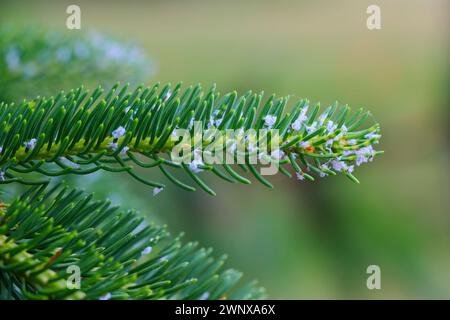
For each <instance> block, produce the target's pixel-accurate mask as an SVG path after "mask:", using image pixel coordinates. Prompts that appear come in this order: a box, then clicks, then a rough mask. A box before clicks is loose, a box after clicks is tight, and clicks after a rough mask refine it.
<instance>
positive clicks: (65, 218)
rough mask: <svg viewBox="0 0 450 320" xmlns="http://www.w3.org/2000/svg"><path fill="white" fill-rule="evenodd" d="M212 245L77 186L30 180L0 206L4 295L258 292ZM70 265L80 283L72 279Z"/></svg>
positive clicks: (232, 295) (0, 288)
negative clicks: (214, 252) (175, 234)
mask: <svg viewBox="0 0 450 320" xmlns="http://www.w3.org/2000/svg"><path fill="white" fill-rule="evenodd" d="M211 251H212V250H211V249H203V248H201V249H199V248H198V243H195V242H190V243H187V244H182V242H181V241H180V236H179V237H176V238H173V237H171V236H170V235H169V234H168V232H167V231H166V229H165V227H160V226H155V225H151V224H148V223H146V221H145V220H144V219H143V218H142V217H141V216H139V215H137V214H136V213H135V212H133V211H120V210H119V208H117V207H113V206H111V204H110V203H109V202H108V201H97V200H95V199H93V196H92V195H86V194H85V193H83V192H81V191H79V190H75V189H73V190H71V189H68V188H67V187H62V186H55V187H53V188H51V189H48V188H45V187H42V186H41V187H32V188H31V189H29V190H28V191H27V192H26V193H25V194H23V195H22V196H21V197H19V198H17V199H16V200H15V201H14V202H13V203H11V205H10V206H8V207H5V206H1V207H0V298H1V299H219V298H222V299H223V298H229V299H258V298H263V297H264V296H265V293H264V290H263V289H262V288H260V287H258V286H256V285H255V283H254V282H252V283H247V284H244V285H240V281H239V280H240V278H241V275H242V274H241V273H240V272H238V271H236V270H233V269H227V270H223V268H222V266H223V263H224V260H225V258H226V257H225V256H222V257H220V258H219V259H214V258H212V256H211ZM70 266H76V267H77V268H79V270H80V275H81V279H80V286H79V287H70V286H68V284H67V283H68V281H69V282H70V279H69V276H70V273H69V272H68V270H70V269H68V268H69V267H70Z"/></svg>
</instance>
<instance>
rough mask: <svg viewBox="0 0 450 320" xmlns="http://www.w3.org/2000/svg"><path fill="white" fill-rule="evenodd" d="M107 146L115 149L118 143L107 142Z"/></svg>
mask: <svg viewBox="0 0 450 320" xmlns="http://www.w3.org/2000/svg"><path fill="white" fill-rule="evenodd" d="M108 147H110V148H111V149H112V150H113V151H116V150H117V148H118V147H119V144H118V143H117V142H110V143H109V144H108Z"/></svg>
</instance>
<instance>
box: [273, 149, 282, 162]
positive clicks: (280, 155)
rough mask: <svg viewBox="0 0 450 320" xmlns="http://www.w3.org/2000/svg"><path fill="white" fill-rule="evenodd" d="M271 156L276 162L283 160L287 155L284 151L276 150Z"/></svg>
mask: <svg viewBox="0 0 450 320" xmlns="http://www.w3.org/2000/svg"><path fill="white" fill-rule="evenodd" d="M270 155H271V156H272V158H274V159H276V160H280V159H281V158H283V157H284V156H285V153H284V152H283V151H281V150H280V149H276V150H273V151H272V153H271V154H270Z"/></svg>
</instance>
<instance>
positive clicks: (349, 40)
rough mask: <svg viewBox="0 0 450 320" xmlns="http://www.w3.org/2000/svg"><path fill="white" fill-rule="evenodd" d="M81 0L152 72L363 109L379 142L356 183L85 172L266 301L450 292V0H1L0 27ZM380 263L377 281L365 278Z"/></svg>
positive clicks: (56, 18)
mask: <svg viewBox="0 0 450 320" xmlns="http://www.w3.org/2000/svg"><path fill="white" fill-rule="evenodd" d="M74 2H76V4H78V5H79V6H80V7H81V12H82V30H81V31H71V32H88V31H93V30H95V31H100V32H106V33H109V34H111V35H114V36H117V37H119V38H122V39H125V40H130V41H134V42H137V43H139V44H140V45H141V46H142V47H143V48H144V49H145V51H146V53H148V55H150V56H151V57H152V59H153V60H154V61H155V62H156V64H157V65H158V68H157V72H156V73H154V74H151V76H149V77H148V79H146V80H147V82H148V83H152V82H154V81H161V82H163V83H164V82H172V83H177V82H178V81H180V80H181V81H183V82H184V83H185V84H195V83H197V82H200V83H202V84H203V85H204V86H205V87H209V86H210V85H211V84H212V83H217V86H218V88H219V89H220V91H222V92H225V91H228V90H235V89H236V90H238V92H241V93H243V92H245V91H247V90H249V89H252V90H255V91H260V90H264V91H265V92H266V93H269V94H271V93H277V94H278V95H286V94H294V95H296V96H299V97H308V98H310V99H311V101H313V102H316V101H321V103H322V104H323V105H327V104H329V103H332V102H334V101H335V100H338V101H339V102H341V103H348V104H349V105H350V106H352V107H354V108H355V109H356V108H359V107H365V108H368V109H370V110H371V111H372V112H373V114H374V117H375V118H376V120H377V121H379V122H380V124H381V126H382V132H383V138H382V143H381V144H380V146H379V149H383V150H385V154H384V155H383V156H381V157H379V158H378V159H377V160H376V161H375V162H374V163H372V164H370V165H366V166H363V167H362V168H360V169H359V170H358V172H357V175H358V178H359V179H360V181H361V182H362V183H361V184H360V185H355V184H353V183H351V182H350V181H349V180H348V179H346V178H345V177H343V176H338V177H334V178H328V179H323V180H321V181H318V182H314V183H299V182H298V181H295V180H289V179H287V178H286V177H284V176H278V177H273V178H271V181H272V182H273V183H274V185H275V189H274V190H269V189H266V188H265V187H264V186H262V185H260V184H258V183H254V184H253V185H252V186H245V185H230V184H226V183H224V182H222V181H219V180H217V179H211V180H210V182H209V183H210V185H212V186H214V189H216V191H218V195H217V196H216V197H211V196H209V195H207V194H205V193H203V192H202V191H198V192H196V193H187V192H184V191H182V190H179V189H177V188H176V187H175V186H171V185H170V184H168V185H169V187H168V188H167V189H166V190H165V191H164V192H162V193H160V194H159V195H158V196H157V197H153V196H152V194H151V190H149V189H148V188H147V187H145V186H143V185H142V184H139V183H136V182H134V181H132V180H130V179H129V178H128V177H127V176H122V175H120V174H102V175H94V176H88V177H83V179H79V180H77V181H76V183H78V184H81V185H83V187H84V188H85V189H87V190H90V191H96V193H97V194H99V195H104V196H107V197H109V198H111V199H112V200H113V201H114V202H117V203H122V204H123V205H124V206H126V207H134V208H138V209H139V210H140V211H141V212H143V213H145V214H147V215H148V216H149V219H151V220H157V221H159V222H161V223H167V224H168V225H169V229H170V230H171V231H172V232H173V233H178V232H181V231H184V232H185V233H186V236H185V238H186V239H187V240H199V241H200V242H201V243H202V244H203V245H204V246H211V247H213V248H215V250H216V253H217V254H220V253H223V252H225V253H228V254H229V260H228V265H229V266H233V267H236V268H238V269H240V270H242V271H244V273H245V277H247V278H248V279H252V278H256V279H259V281H260V283H262V284H263V285H264V286H265V287H266V288H267V290H268V293H269V296H270V297H271V298H275V299H281V298H284V299H313V298H326V299H337V298H338V299H341V298H343V299H346V298H359V299H365V298H368V299H379V298H388V299H390V298H402V299H404V298H450V273H449V272H448V270H450V215H449V213H450V201H449V196H450V194H449V182H450V179H449V177H450V176H449V168H448V167H449V143H448V141H449V138H450V130H449V129H448V128H449V125H450V122H449V107H450V105H449V101H450V93H449V92H450V91H449V84H450V68H449V53H450V52H449V39H450V37H449V30H450V29H449V27H450V17H449V15H450V2H449V1H447V0H434V1H423V0H422V1H419V0H398V1H387V0H385V1H381V0H370V1H366V0H354V1H345V0H344V1H263V0H260V1H256V0H254V1H242V0H240V1H239V0H236V1H232V0H228V1H213V0H209V1H187V0H183V1H182V0H179V1H174V0H167V1H162V0H161V1H135V0H129V1H124V2H119V1H116V2H114V1H45V2H44V1H33V2H31V1H20V0H14V1H6V0H2V1H1V2H0V22H1V24H14V25H19V26H22V25H23V26H30V25H31V26H34V25H36V26H37V25H39V26H47V27H49V28H54V29H55V30H61V31H64V30H65V22H66V18H67V14H66V8H67V6H68V5H70V4H74ZM370 4H377V5H379V6H380V7H381V22H382V29H381V30H376V31H369V30H368V29H367V28H366V18H367V14H366V8H367V7H368V6H369V5H370ZM0 58H2V57H0ZM1 76H2V75H0V77H1ZM131 77H132V75H130V78H131ZM117 80H121V81H123V82H126V81H127V79H126V78H124V79H117ZM81 83H83V79H82V78H81V79H79V83H76V84H73V85H78V84H81ZM58 89H64V88H58ZM65 89H67V88H65ZM30 90H31V89H30ZM36 90H37V91H36V92H39V88H36ZM32 93H33V92H31V91H30V92H29V94H32ZM142 174H147V175H157V174H156V173H154V172H143V173H142ZM372 264H376V265H379V266H380V268H381V281H382V289H381V290H368V289H367V287H366V279H367V276H368V275H367V274H366V268H367V266H369V265H372Z"/></svg>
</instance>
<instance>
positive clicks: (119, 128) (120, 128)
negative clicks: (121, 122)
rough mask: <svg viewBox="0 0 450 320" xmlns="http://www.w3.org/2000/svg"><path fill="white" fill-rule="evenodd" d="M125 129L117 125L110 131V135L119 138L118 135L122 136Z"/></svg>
mask: <svg viewBox="0 0 450 320" xmlns="http://www.w3.org/2000/svg"><path fill="white" fill-rule="evenodd" d="M126 132H127V131H126V130H125V128H124V127H122V126H120V127H118V128H117V129H116V130H114V131H113V132H112V136H113V138H114V139H119V138H120V137H122V136H123V135H124V134H125V133H126Z"/></svg>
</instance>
